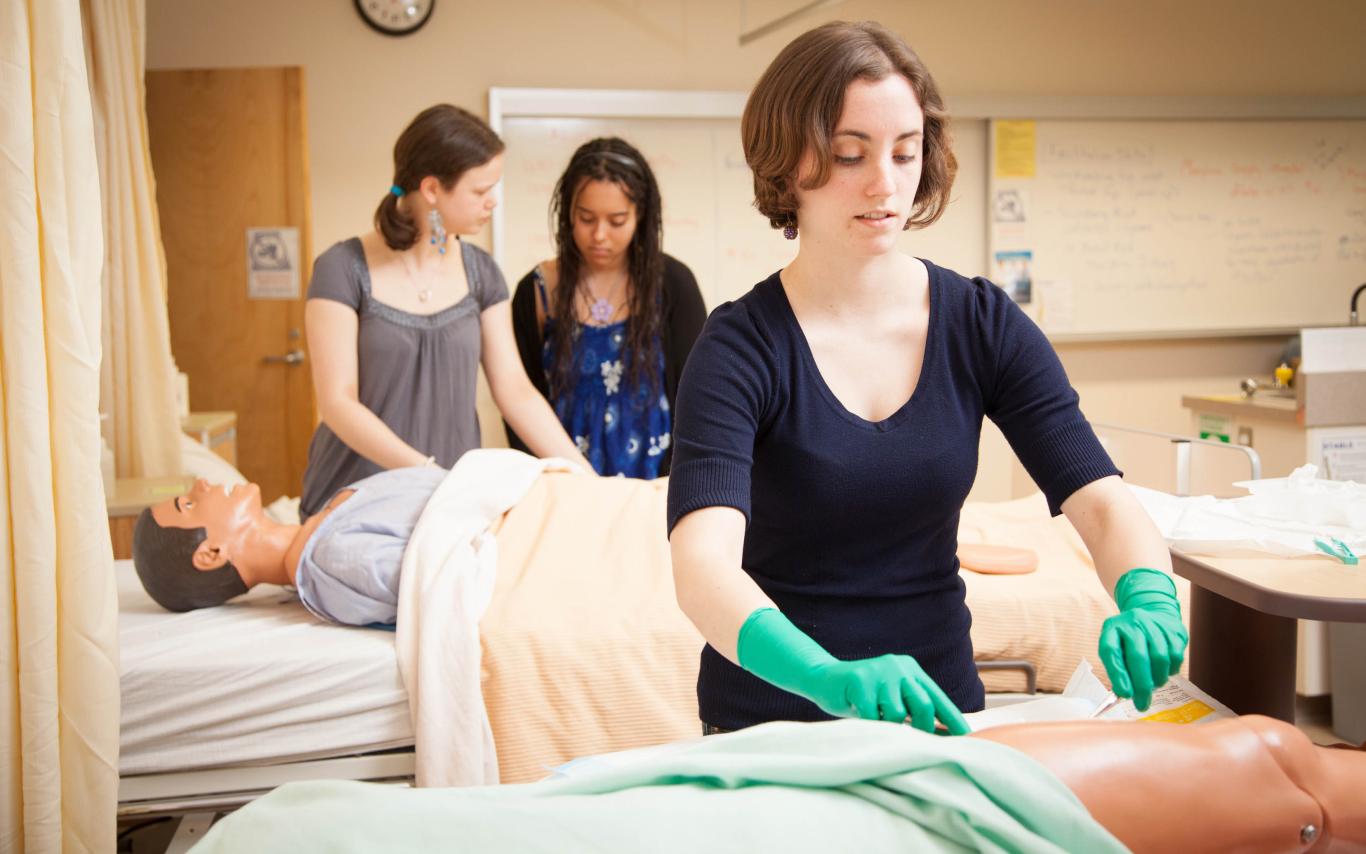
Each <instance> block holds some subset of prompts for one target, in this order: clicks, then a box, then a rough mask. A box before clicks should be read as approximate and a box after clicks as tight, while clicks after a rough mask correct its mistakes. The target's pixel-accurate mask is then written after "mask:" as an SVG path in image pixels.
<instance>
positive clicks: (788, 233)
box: [783, 217, 797, 240]
mask: <svg viewBox="0 0 1366 854" xmlns="http://www.w3.org/2000/svg"><path fill="white" fill-rule="evenodd" d="M783 237H786V238H787V239H788V240H796V239H797V218H796V217H788V218H787V225H785V226H783Z"/></svg>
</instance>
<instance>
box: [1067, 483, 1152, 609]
mask: <svg viewBox="0 0 1366 854" xmlns="http://www.w3.org/2000/svg"><path fill="white" fill-rule="evenodd" d="M1062 509H1063V512H1064V513H1066V514H1067V518H1068V520H1069V521H1070V522H1071V523H1072V525H1073V527H1075V528H1076V529H1077V533H1078V534H1080V535H1081V539H1082V542H1084V543H1086V548H1087V550H1088V551H1090V552H1091V560H1092V561H1094V563H1095V565H1096V574H1097V575H1099V576H1100V580H1101V583H1103V584H1104V585H1105V589H1106V590H1107V591H1108V592H1109V593H1110V594H1111V595H1113V594H1114V590H1115V583H1116V582H1118V581H1119V579H1120V577H1121V576H1123V575H1124V574H1125V573H1126V572H1128V571H1129V570H1131V569H1134V568H1136V567H1146V568H1148V569H1156V570H1159V571H1161V572H1165V573H1167V574H1168V575H1170V574H1171V571H1172V559H1171V553H1170V552H1169V551H1168V549H1167V543H1166V541H1165V540H1164V539H1163V538H1162V533H1161V532H1160V531H1159V530H1157V526H1156V525H1154V524H1153V521H1152V519H1150V518H1148V514H1147V512H1146V511H1144V509H1143V505H1142V504H1140V503H1139V502H1138V499H1137V498H1134V496H1133V494H1132V493H1130V492H1129V488H1128V487H1127V486H1125V485H1124V483H1123V482H1122V481H1120V479H1119V478H1117V477H1107V478H1102V479H1101V480H1098V481H1095V482H1094V483H1090V484H1087V485H1086V486H1084V487H1082V488H1081V489H1079V490H1077V492H1076V493H1075V494H1074V495H1073V496H1071V497H1070V498H1068V499H1067V500H1066V501H1064V502H1063V505H1062Z"/></svg>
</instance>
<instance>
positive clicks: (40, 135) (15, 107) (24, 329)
mask: <svg viewBox="0 0 1366 854" xmlns="http://www.w3.org/2000/svg"><path fill="white" fill-rule="evenodd" d="M0 116H3V117H4V118H3V120H0V697H2V698H3V700H0V851H6V852H9V851H14V852H27V853H28V854H33V852H58V851H65V852H82V851H112V850H113V848H114V823H115V822H114V818H115V807H116V802H117V797H118V749H119V674H118V664H117V661H116V650H115V644H116V642H117V614H118V608H117V602H116V597H115V591H114V576H113V562H112V558H111V556H110V555H111V552H110V544H109V534H108V530H109V529H108V523H107V521H106V517H105V509H104V498H103V493H102V490H101V485H100V468H99V465H100V462H99V461H100V444H99V363H100V265H101V261H102V258H103V255H104V247H103V235H102V232H101V226H100V187H99V175H98V169H97V166H96V160H95V138H94V130H93V119H92V114H91V107H90V88H89V82H88V80H87V77H86V63H85V52H84V49H83V46H82V37H81V16H80V7H79V4H78V0H5V2H3V3H0Z"/></svg>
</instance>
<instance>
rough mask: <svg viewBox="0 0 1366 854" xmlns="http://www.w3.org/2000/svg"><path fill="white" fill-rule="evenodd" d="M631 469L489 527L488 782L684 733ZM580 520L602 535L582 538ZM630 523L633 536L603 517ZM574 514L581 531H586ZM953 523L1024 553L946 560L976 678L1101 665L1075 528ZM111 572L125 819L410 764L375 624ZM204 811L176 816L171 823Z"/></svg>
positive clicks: (660, 546)
mask: <svg viewBox="0 0 1366 854" xmlns="http://www.w3.org/2000/svg"><path fill="white" fill-rule="evenodd" d="M1149 438H1152V437H1149ZM1159 438H1161V437H1159ZM1162 440H1163V441H1167V440H1166V439H1165V438H1164V439H1162ZM638 484H639V485H638V489H639V490H640V494H639V495H638V496H636V499H635V500H633V501H631V502H629V504H630V510H629V511H626V510H625V509H623V510H622V512H629V513H631V514H637V513H638V514H639V520H640V521H638V522H637V523H635V524H633V522H632V519H631V518H622V517H621V516H620V515H618V516H617V517H614V518H612V519H608V520H606V521H605V522H604V521H603V520H601V519H600V518H599V517H600V516H601V514H594V513H588V511H589V510H591V508H586V507H585V506H584V505H586V504H588V503H590V502H585V501H576V502H573V504H575V505H576V506H565V504H564V503H563V502H561V503H560V504H557V503H556V502H555V500H554V499H553V498H552V497H551V496H549V495H547V494H538V492H537V491H536V490H533V492H532V494H531V495H529V496H528V498H527V499H526V500H524V501H523V503H522V504H519V505H518V507H517V508H516V509H514V510H513V511H512V512H511V513H509V514H508V515H507V517H505V519H504V520H503V522H502V523H501V525H500V527H499V529H498V531H497V535H498V538H499V545H500V562H499V577H498V587H497V590H496V591H495V595H494V601H493V604H492V605H491V606H490V609H489V611H488V613H487V614H486V615H485V618H484V620H483V622H481V636H482V642H483V664H482V668H483V673H482V685H483V691H484V699H485V705H486V707H487V709H488V713H489V718H490V723H491V724H492V727H493V731H494V737H495V743H496V745H497V749H498V757H499V766H500V772H501V777H502V780H503V781H504V782H521V781H529V780H534V779H537V778H540V777H542V776H544V775H545V774H546V772H547V771H548V770H549V769H550V768H553V767H555V766H557V765H559V764H561V763H563V762H565V761H568V760H570V759H572V758H575V757H578V756H582V755H586V754H593V753H602V752H608V751H612V750H621V749H626V748H629V747H637V746H642V745H647V744H652V743H661V742H665V741H670V740H675V739H678V738H684V737H692V736H695V735H697V733H698V729H699V724H698V718H697V707H696V695H695V682H696V675H697V653H698V649H699V648H700V646H701V639H700V637H699V636H698V635H697V633H696V631H695V629H694V628H693V627H692V626H691V624H689V623H688V622H687V620H686V619H685V618H684V617H683V616H682V614H681V612H680V611H679V610H678V608H677V605H676V603H675V601H674V594H673V585H672V580H671V577H670V574H669V570H668V550H667V543H666V542H665V540H664V538H663V530H662V528H663V519H664V504H663V502H664V490H663V488H662V486H661V485H660V484H653V485H651V484H645V483H642V482H638ZM585 513H588V515H584V514H585ZM633 518H634V517H633ZM651 519H653V520H656V521H657V524H658V526H659V530H658V531H652V530H651V529H650V524H649V523H648V522H647V521H645V520H651ZM594 524H606V525H608V526H609V527H610V528H611V530H613V531H616V532H617V533H614V534H613V535H612V536H610V537H609V536H607V535H606V534H605V533H602V532H599V535H600V539H595V538H594V536H595V535H594V534H593V533H592V528H591V526H592V525H594ZM635 528H639V529H640V530H639V532H638V535H639V536H640V537H641V538H642V539H640V540H639V541H632V540H630V539H629V538H623V536H622V535H621V534H620V531H622V530H623V529H625V530H631V529H635ZM604 530H606V529H604ZM585 531H587V532H588V534H587V540H588V541H590V542H596V543H599V545H598V546H596V547H587V546H585V545H584V542H585V541H584V539H583V538H584V537H585ZM576 538H578V539H576ZM960 540H961V541H963V542H986V543H998V544H1004V545H1013V546H1017V547H1025V548H1031V549H1033V550H1035V551H1036V552H1037V553H1038V555H1039V568H1038V570H1037V571H1036V572H1034V573H1031V574H1029V575H1023V576H989V575H978V574H975V573H971V572H964V573H963V574H964V581H965V584H966V586H967V596H968V604H969V607H970V608H971V609H972V613H973V618H974V619H973V627H972V637H973V643H974V647H975V650H976V654H977V657H978V659H979V662H980V663H981V664H982V665H984V668H983V669H984V673H983V677H984V681H985V682H986V684H987V687H988V690H989V691H1021V690H1027V691H1030V692H1033V691H1034V690H1042V691H1060V690H1062V688H1063V686H1064V685H1065V683H1066V680H1067V678H1068V676H1069V675H1070V673H1071V671H1072V670H1073V669H1074V668H1075V667H1076V664H1077V662H1078V661H1080V660H1081V659H1082V658H1086V659H1088V660H1090V661H1091V662H1092V664H1093V667H1095V668H1097V670H1098V671H1099V670H1100V664H1099V661H1097V660H1096V657H1095V646H1096V637H1097V635H1098V632H1099V628H1100V624H1101V622H1102V621H1103V620H1104V619H1105V618H1106V617H1107V616H1109V615H1110V614H1111V613H1113V612H1114V605H1113V603H1112V602H1111V601H1110V599H1109V597H1108V596H1107V595H1106V593H1105V591H1104V589H1103V588H1102V587H1101V585H1100V582H1099V580H1098V579H1097V578H1096V575H1095V572H1094V569H1093V568H1092V566H1091V564H1090V560H1089V558H1088V557H1087V555H1086V552H1085V549H1084V548H1083V546H1082V544H1081V541H1080V539H1079V538H1078V536H1077V534H1076V532H1075V531H1074V530H1073V529H1072V528H1071V526H1070V524H1068V523H1067V521H1066V519H1065V518H1062V517H1057V518H1052V517H1050V516H1049V515H1048V511H1047V507H1046V504H1045V502H1044V499H1043V497H1042V496H1041V495H1039V494H1035V495H1033V496H1029V497H1026V498H1022V499H1019V500H1016V501H1008V502H999V503H985V502H971V503H969V504H968V505H967V506H966V507H965V508H964V511H963V515H962V523H961V528H960ZM117 572H118V575H119V604H120V658H121V686H122V692H123V713H122V727H121V746H122V755H121V758H120V775H121V779H120V806H119V815H120V819H121V820H122V821H124V822H133V821H137V820H144V819H150V818H154V817H157V816H178V815H186V814H193V813H203V814H206V815H208V816H210V817H211V815H212V814H213V813H215V812H220V811H225V810H230V809H232V808H234V807H236V806H239V805H241V804H242V803H245V802H247V801H249V800H251V799H252V798H254V797H256V796H258V795H259V794H260V793H262V792H264V791H268V790H270V789H272V788H274V787H275V786H278V785H280V784H282V783H284V782H287V781H290V780H296V779H317V778H332V779H358V780H371V781H386V782H394V783H398V784H406V783H407V782H408V781H409V780H410V779H411V778H412V775H413V766H414V757H413V751H412V744H413V736H412V730H411V724H410V721H409V717H408V709H407V697H406V694H405V692H404V690H403V686H402V682H401V680H400V678H399V674H398V669H397V664H396V661H395V657H394V652H393V639H394V635H393V634H392V633H391V632H385V631H381V630H375V629H359V628H346V627H339V626H334V625H328V624H324V623H322V622H320V621H319V620H317V619H316V618H314V617H312V616H311V615H309V614H308V613H307V612H306V611H305V610H304V609H303V608H302V607H301V606H300V605H299V604H298V602H297V601H296V600H295V599H294V597H293V596H292V595H291V594H289V593H288V592H286V591H284V590H282V589H281V588H278V587H270V586H262V587H258V588H256V589H254V590H253V591H252V592H251V593H249V594H248V595H247V596H246V597H243V599H241V600H238V601H236V602H234V603H231V604H229V605H227V606H223V607H220V608H213V609H206V610H202V611H195V612H190V613H185V614H171V613H168V612H165V611H163V610H161V609H160V608H158V607H157V606H156V605H155V604H154V603H152V602H151V600H150V599H149V598H148V597H147V596H146V594H145V593H144V592H143V591H142V588H141V586H140V585H139V583H138V581H137V578H136V574H135V572H134V571H133V569H132V566H131V563H130V562H128V561H120V562H117ZM1181 593H1182V596H1183V598H1184V596H1185V594H1186V591H1185V585H1184V583H1182V590H1181ZM998 666H1000V667H1004V668H1005V669H997V667H998ZM206 826H207V824H206V822H205V819H204V818H202V817H200V818H198V819H196V820H194V821H187V822H186V823H184V824H182V826H181V827H182V834H183V835H189V836H192V835H193V833H194V832H196V829H198V830H201V831H202V828H204V827H206Z"/></svg>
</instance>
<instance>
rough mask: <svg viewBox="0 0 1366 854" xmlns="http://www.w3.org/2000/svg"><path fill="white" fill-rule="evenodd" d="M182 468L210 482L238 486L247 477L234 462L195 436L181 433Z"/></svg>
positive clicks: (187, 472) (244, 481)
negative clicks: (234, 465) (219, 454)
mask: <svg viewBox="0 0 1366 854" xmlns="http://www.w3.org/2000/svg"><path fill="white" fill-rule="evenodd" d="M180 456H181V459H182V460H183V462H182V464H181V468H182V469H184V471H185V473H186V474H189V475H194V476H195V477H202V478H204V479H205V480H207V481H208V482H209V483H219V484H226V485H228V486H236V485H237V484H239V483H246V482H247V479H246V477H244V476H243V475H242V473H241V472H240V471H238V470H237V469H236V468H234V467H233V464H232V463H230V462H228V461H227V460H225V459H223V458H222V457H220V456H218V455H217V454H215V453H214V452H213V451H210V450H209V449H208V448H207V447H206V446H204V445H203V444H201V443H200V442H199V440H197V439H195V438H194V437H193V436H189V435H186V434H185V433H181V434H180Z"/></svg>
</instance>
